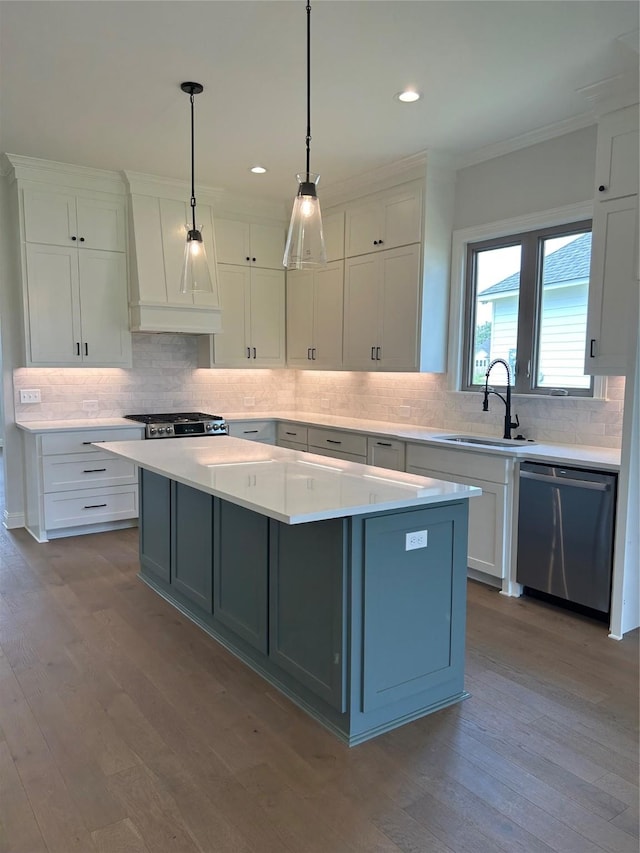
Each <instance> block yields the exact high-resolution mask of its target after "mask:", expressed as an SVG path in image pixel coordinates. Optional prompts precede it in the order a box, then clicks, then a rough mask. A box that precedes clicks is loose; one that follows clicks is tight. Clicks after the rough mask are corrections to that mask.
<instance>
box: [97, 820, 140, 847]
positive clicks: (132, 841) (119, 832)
mask: <svg viewBox="0 0 640 853" xmlns="http://www.w3.org/2000/svg"><path fill="white" fill-rule="evenodd" d="M91 838H92V839H93V843H94V844H95V846H96V850H97V851H98V853H151V851H150V850H149V848H148V847H147V845H146V844H145V843H144V840H143V838H142V836H141V835H140V833H139V832H138V830H137V828H136V826H135V824H134V823H133V821H132V820H130V819H129V818H125V819H124V820H121V821H118V822H117V823H113V824H111V825H110V826H105V827H103V828H102V829H96V830H95V831H94V832H92V833H91Z"/></svg>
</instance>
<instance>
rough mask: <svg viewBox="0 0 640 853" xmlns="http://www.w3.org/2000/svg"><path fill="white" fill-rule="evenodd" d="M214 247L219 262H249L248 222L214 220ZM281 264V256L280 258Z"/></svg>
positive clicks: (249, 237) (249, 238)
mask: <svg viewBox="0 0 640 853" xmlns="http://www.w3.org/2000/svg"><path fill="white" fill-rule="evenodd" d="M213 225H214V228H215V234H216V249H217V251H218V263H219V264H242V265H244V264H249V263H250V262H251V257H252V256H251V229H250V226H249V223H248V222H237V221H236V220H234V219H216V220H214V223H213ZM280 265H281V266H282V258H280Z"/></svg>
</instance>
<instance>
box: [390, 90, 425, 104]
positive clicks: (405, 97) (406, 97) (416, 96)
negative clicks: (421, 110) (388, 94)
mask: <svg viewBox="0 0 640 853" xmlns="http://www.w3.org/2000/svg"><path fill="white" fill-rule="evenodd" d="M421 97H422V95H421V94H420V92H416V91H415V90H413V89H406V90H405V91H404V92H398V94H397V95H396V98H397V99H398V100H399V101H402V103H403V104H411V103H413V102H414V101H419V100H420V98H421Z"/></svg>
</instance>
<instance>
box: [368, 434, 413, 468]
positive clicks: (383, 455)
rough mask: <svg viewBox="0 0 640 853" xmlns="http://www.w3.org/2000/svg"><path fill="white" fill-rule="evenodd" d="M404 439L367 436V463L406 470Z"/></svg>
mask: <svg viewBox="0 0 640 853" xmlns="http://www.w3.org/2000/svg"><path fill="white" fill-rule="evenodd" d="M404 457H405V448H404V441H398V439H396V438H377V437H374V436H369V437H368V438H367V465H376V466H378V467H379V468H391V469H392V470H394V471H404V466H405V460H404Z"/></svg>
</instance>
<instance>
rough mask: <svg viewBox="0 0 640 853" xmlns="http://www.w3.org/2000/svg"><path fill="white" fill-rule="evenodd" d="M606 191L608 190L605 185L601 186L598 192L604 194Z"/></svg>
mask: <svg viewBox="0 0 640 853" xmlns="http://www.w3.org/2000/svg"><path fill="white" fill-rule="evenodd" d="M605 190H606V187H605V185H604V184H600V186H599V187H598V192H600V193H603V192H604V191H605Z"/></svg>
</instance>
